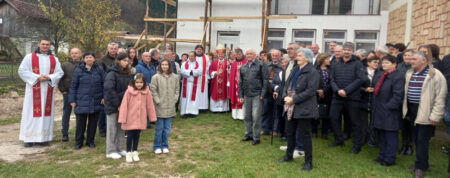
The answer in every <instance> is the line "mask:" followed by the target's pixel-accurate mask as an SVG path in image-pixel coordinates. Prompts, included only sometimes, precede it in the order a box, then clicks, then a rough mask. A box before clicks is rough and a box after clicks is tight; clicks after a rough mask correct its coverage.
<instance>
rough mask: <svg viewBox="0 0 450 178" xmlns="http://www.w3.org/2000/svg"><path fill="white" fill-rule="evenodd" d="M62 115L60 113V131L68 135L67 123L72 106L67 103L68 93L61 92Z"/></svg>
mask: <svg viewBox="0 0 450 178" xmlns="http://www.w3.org/2000/svg"><path fill="white" fill-rule="evenodd" d="M63 103H64V105H63V115H62V122H61V123H62V129H61V132H62V134H63V135H68V134H69V133H68V131H69V123H70V114H71V113H72V106H71V105H70V103H69V94H67V93H66V94H63Z"/></svg>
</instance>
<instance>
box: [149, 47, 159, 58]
mask: <svg viewBox="0 0 450 178" xmlns="http://www.w3.org/2000/svg"><path fill="white" fill-rule="evenodd" d="M158 52H159V50H158V49H156V48H152V49H150V56H151V57H153V56H155V55H156V54H157V53H158Z"/></svg>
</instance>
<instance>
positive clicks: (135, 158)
mask: <svg viewBox="0 0 450 178" xmlns="http://www.w3.org/2000/svg"><path fill="white" fill-rule="evenodd" d="M132 156H133V161H139V153H138V152H137V151H134V152H133V153H132Z"/></svg>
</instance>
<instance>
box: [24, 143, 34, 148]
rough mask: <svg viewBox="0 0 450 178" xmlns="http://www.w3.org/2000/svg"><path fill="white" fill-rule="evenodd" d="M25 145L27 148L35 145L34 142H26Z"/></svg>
mask: <svg viewBox="0 0 450 178" xmlns="http://www.w3.org/2000/svg"><path fill="white" fill-rule="evenodd" d="M23 146H24V147H25V148H30V147H32V146H33V143H31V142H25V143H24V144H23Z"/></svg>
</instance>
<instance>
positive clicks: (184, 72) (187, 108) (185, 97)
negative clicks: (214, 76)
mask: <svg viewBox="0 0 450 178" xmlns="http://www.w3.org/2000/svg"><path fill="white" fill-rule="evenodd" d="M180 68H181V77H182V78H183V80H182V87H181V110H180V115H182V116H183V118H188V117H195V116H197V115H198V104H197V102H198V100H199V97H198V93H199V92H198V91H197V90H199V88H198V85H201V76H202V70H201V68H200V64H199V62H197V61H196V60H195V52H194V51H191V52H190V53H189V59H188V60H186V61H185V62H183V63H182V64H181V67H180Z"/></svg>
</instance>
